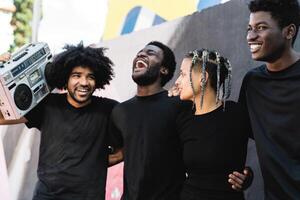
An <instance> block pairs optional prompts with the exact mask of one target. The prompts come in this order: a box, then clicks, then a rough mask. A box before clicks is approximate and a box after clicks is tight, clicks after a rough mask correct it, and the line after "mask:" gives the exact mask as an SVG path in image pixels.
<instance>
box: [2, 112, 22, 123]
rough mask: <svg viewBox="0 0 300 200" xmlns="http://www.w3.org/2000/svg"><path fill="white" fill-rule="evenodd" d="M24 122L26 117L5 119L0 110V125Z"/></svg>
mask: <svg viewBox="0 0 300 200" xmlns="http://www.w3.org/2000/svg"><path fill="white" fill-rule="evenodd" d="M26 122H27V119H26V118H25V117H21V118H20V119H15V120H6V119H4V117H3V115H2V113H1V112H0V125H11V124H22V123H26Z"/></svg>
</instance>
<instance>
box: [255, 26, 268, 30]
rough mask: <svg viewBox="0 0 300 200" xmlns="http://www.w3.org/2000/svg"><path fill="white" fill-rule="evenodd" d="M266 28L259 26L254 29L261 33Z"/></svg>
mask: <svg viewBox="0 0 300 200" xmlns="http://www.w3.org/2000/svg"><path fill="white" fill-rule="evenodd" d="M267 28H268V27H267V26H264V25H259V26H258V27H257V28H256V29H257V30H258V31H263V30H266V29H267Z"/></svg>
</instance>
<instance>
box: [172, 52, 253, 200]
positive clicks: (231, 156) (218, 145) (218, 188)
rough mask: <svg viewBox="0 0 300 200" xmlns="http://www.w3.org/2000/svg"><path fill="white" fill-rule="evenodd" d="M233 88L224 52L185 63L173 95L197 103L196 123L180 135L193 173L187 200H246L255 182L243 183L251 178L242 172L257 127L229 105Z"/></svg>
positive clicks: (191, 57) (188, 178)
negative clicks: (254, 129)
mask: <svg viewBox="0 0 300 200" xmlns="http://www.w3.org/2000/svg"><path fill="white" fill-rule="evenodd" d="M230 86H231V65H230V63H229V61H228V60H227V59H226V58H224V57H222V56H221V55H220V54H219V53H218V52H216V51H210V50H206V49H201V50H195V51H192V52H189V53H188V54H187V55H186V56H185V58H184V59H183V61H182V64H181V73H180V76H179V77H178V79H177V81H176V85H175V87H174V88H173V89H172V90H171V91H170V93H171V95H180V99H181V100H191V101H193V104H194V106H193V109H191V111H190V113H188V114H190V115H191V116H192V118H191V119H190V120H188V121H187V122H185V123H184V124H183V126H182V129H181V130H180V133H181V134H180V138H181V142H182V146H183V159H184V163H185V168H186V174H187V176H186V180H185V182H184V186H183V190H182V193H181V199H183V200H196V199H197V200H199V199H200V200H201V199H205V200H210V199H211V200H212V199H215V200H217V199H218V200H220V199H222V200H228V199H230V200H242V199H244V196H243V192H242V189H245V187H246V185H247V184H246V182H249V181H248V180H250V179H251V178H250V179H247V181H246V182H244V183H243V181H245V179H244V178H245V174H243V173H238V172H242V171H243V169H244V165H245V160H246V154H247V143H248V136H249V134H250V131H251V128H250V125H249V123H248V118H247V114H246V112H244V111H243V109H242V107H240V106H239V105H238V104H237V103H235V102H233V101H227V98H228V97H229V96H230V90H231V87H230ZM225 105H226V106H225ZM234 171H235V172H234ZM233 172H234V173H233ZM231 173H232V174H231ZM244 173H247V172H244ZM229 174H230V176H229V180H228V175H229ZM234 175H237V177H242V178H241V182H240V184H241V185H243V188H237V187H236V186H235V184H233V181H234V180H236V179H230V178H231V176H234ZM250 182H251V181H250Z"/></svg>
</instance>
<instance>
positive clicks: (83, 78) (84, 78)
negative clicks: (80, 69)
mask: <svg viewBox="0 0 300 200" xmlns="http://www.w3.org/2000/svg"><path fill="white" fill-rule="evenodd" d="M79 81H80V84H81V85H88V79H87V78H86V77H81V79H80V80H79Z"/></svg>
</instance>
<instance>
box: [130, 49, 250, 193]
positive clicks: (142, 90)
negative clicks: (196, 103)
mask: <svg viewBox="0 0 300 200" xmlns="http://www.w3.org/2000/svg"><path fill="white" fill-rule="evenodd" d="M139 60H140V61H142V62H144V64H145V66H142V65H141V66H142V67H141V69H138V70H136V71H135V68H138V66H137V65H138V61H139ZM162 60H163V51H162V50H161V49H160V48H158V47H156V46H154V45H148V46H146V47H145V48H143V49H142V50H141V51H140V52H139V53H138V54H137V56H136V58H135V59H134V62H133V75H139V74H142V73H146V69H147V68H148V67H152V66H154V64H157V63H162ZM152 64H153V65H152ZM160 73H161V74H165V73H168V71H167V70H166V68H165V67H163V66H161V67H160ZM160 81H161V77H160V76H158V77H157V79H156V80H155V81H154V82H153V83H152V84H149V85H146V86H141V85H137V95H138V96H148V95H153V94H156V93H158V92H160V91H162V90H163V87H162V86H161V84H160ZM248 175H249V171H248V170H247V169H245V170H244V171H243V173H239V172H236V171H235V172H233V173H232V174H230V175H229V179H228V182H229V183H230V184H232V188H233V189H234V190H237V191H240V190H242V188H243V186H242V185H243V183H244V181H245V180H246V178H247V176H248Z"/></svg>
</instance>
